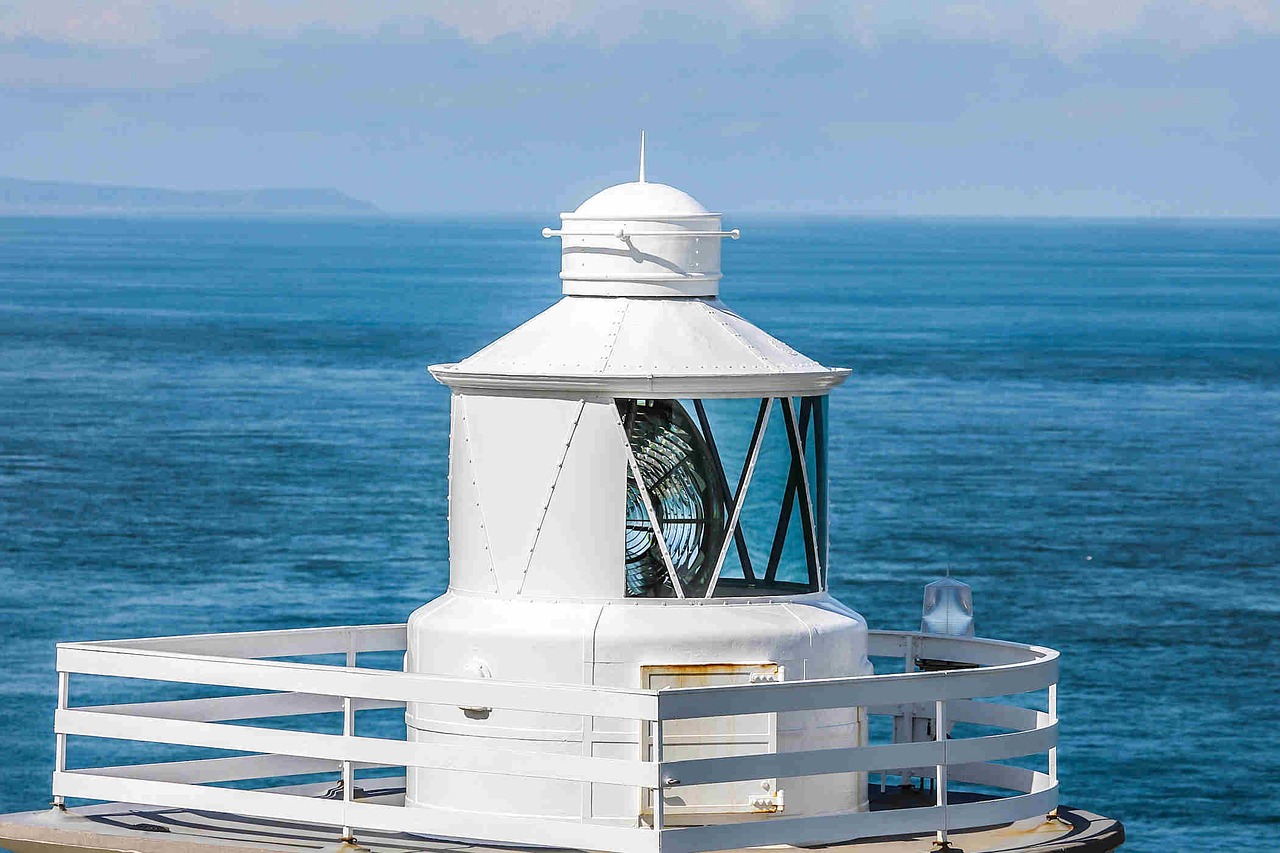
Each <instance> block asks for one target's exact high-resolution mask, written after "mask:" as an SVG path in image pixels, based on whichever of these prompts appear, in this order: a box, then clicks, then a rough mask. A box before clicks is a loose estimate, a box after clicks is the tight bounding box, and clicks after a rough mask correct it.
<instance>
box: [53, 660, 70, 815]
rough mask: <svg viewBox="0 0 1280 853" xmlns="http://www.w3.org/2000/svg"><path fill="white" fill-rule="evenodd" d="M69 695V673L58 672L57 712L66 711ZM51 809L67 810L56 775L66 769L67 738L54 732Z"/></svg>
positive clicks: (65, 799) (60, 733)
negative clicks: (59, 790)
mask: <svg viewBox="0 0 1280 853" xmlns="http://www.w3.org/2000/svg"><path fill="white" fill-rule="evenodd" d="M70 695H71V673H69V672H67V671H66V670H61V669H60V670H58V711H65V710H67V706H68V703H69V701H70ZM53 740H54V748H53V779H54V782H53V807H54V808H55V809H58V810H59V811H64V812H65V811H66V810H67V798H66V797H64V796H62V795H61V794H59V793H58V782H57V780H58V775H59V774H60V773H62V772H63V771H65V770H66V769H67V736H66V735H65V734H63V733H62V732H56V733H55V734H54V736H53Z"/></svg>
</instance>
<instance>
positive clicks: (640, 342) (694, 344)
mask: <svg viewBox="0 0 1280 853" xmlns="http://www.w3.org/2000/svg"><path fill="white" fill-rule="evenodd" d="M431 373H432V375H434V376H435V377H436V378H437V379H439V380H440V381H441V382H444V383H445V384H447V385H450V386H453V387H455V388H458V389H464V390H471V391H474V392H477V393H483V392H485V391H493V392H497V391H519V390H523V391H563V392H574V393H599V394H602V395H610V396H627V397H645V396H653V397H691V396H697V397H736V396H748V397H749V396H772V395H781V394H816V393H825V392H826V391H828V390H830V389H831V388H833V387H835V386H836V385H838V384H840V383H841V382H843V381H844V379H845V378H846V377H847V376H848V375H849V371H848V370H844V369H838V368H837V369H833V368H828V367H823V366H822V365H821V364H819V363H818V362H816V361H814V360H813V359H811V358H809V357H808V356H805V355H802V354H800V353H799V352H796V351H795V350H794V349H792V348H791V347H789V346H787V345H786V344H785V343H783V342H782V341H780V340H778V339H777V338H775V337H773V336H771V335H769V334H768V333H767V332H764V331H763V330H761V329H759V328H757V327H756V326H753V325H752V324H751V323H749V322H747V321H746V320H744V319H743V318H742V317H740V316H738V315H737V314H735V313H734V312H733V311H731V310H730V309H729V308H728V306H726V305H725V304H724V303H723V302H721V301H720V300H718V299H688V298H676V299H645V298H626V297H613V298H609V297H591V296H566V297H565V298H563V299H561V300H560V301H559V302H557V303H556V304H555V305H553V306H551V307H550V308H548V309H547V310H546V311H544V312H542V313H541V314H539V315H538V316H536V317H534V318H533V319H531V320H529V321H528V322H527V323H525V324H524V325H522V326H520V327H519V328H517V329H515V330H513V331H511V332H508V333H507V334H506V335H503V336H502V337H501V338H499V339H498V340H497V341H494V342H493V343H492V344H490V345H489V346H487V347H485V348H484V349H482V350H480V352H478V353H476V354H475V355H473V356H471V357H470V358H467V359H464V360H463V361H461V362H459V363H457V364H447V365H436V366H434V367H432V368H431Z"/></svg>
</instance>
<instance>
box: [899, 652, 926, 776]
mask: <svg viewBox="0 0 1280 853" xmlns="http://www.w3.org/2000/svg"><path fill="white" fill-rule="evenodd" d="M902 671H903V672H915V671H916V638H915V637H914V636H909V637H907V651H906V656H905V657H904V658H903V661H902ZM902 729H903V737H904V738H905V740H904V741H903V743H911V742H912V741H914V740H915V739H916V731H915V714H914V713H912V706H911V705H903V706H902ZM898 776H899V782H898V785H899V786H900V787H903V788H910V787H911V768H910V767H903V768H901V769H900V770H899V771H898ZM920 786H921V787H922V788H923V787H924V781H923V780H922V781H921V782H920Z"/></svg>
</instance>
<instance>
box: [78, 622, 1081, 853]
mask: <svg viewBox="0 0 1280 853" xmlns="http://www.w3.org/2000/svg"><path fill="white" fill-rule="evenodd" d="M406 637H407V635H406V629H405V626H404V625H374V626H357V627H339V628H319V629H307V630H299V631H264V632H254V633H246V634H206V635H191V636H185V637H163V638H154V639H141V640H119V641H110V642H95V643H65V644H62V645H60V646H59V647H58V658H57V666H58V672H59V703H58V710H57V712H56V714H55V722H54V730H55V735H56V738H57V755H56V759H55V760H56V767H55V773H54V795H55V802H56V803H59V804H61V803H62V802H64V801H65V799H66V798H68V797H72V798H86V799H95V800H124V801H128V802H134V803H143V804H148V805H155V806H162V807H172V808H201V809H209V810H218V811H225V812H231V813H239V814H244V815H247V816H253V817H262V818H274V819H283V820H299V821H307V822H313V823H318V824H324V825H331V826H335V827H341V829H342V836H343V837H350V836H351V835H352V828H353V827H361V828H364V829H369V830H387V831H401V832H413V833H421V834H426V835H433V836H441V837H457V838H467V837H474V836H475V835H476V834H477V832H479V831H480V830H478V827H481V826H482V827H483V836H484V838H483V840H487V841H492V842H498V843H506V844H522V845H539V846H555V847H569V848H584V849H592V850H607V851H618V853H633V851H634V853H641V851H661V853H698V852H699V851H711V850H722V849H729V848H736V847H749V846H762V845H767V844H791V845H798V844H826V843H833V842H838V841H843V840H847V839H852V838H858V837H868V836H877V835H895V834H903V833H918V832H921V831H933V832H937V833H938V837H939V839H940V840H945V839H946V837H947V836H946V834H947V833H948V832H949V831H952V830H956V829H961V828H969V827H978V826H987V825H992V824H1000V823H1009V822H1012V821H1016V820H1021V819H1025V818H1028V817H1033V816H1035V815H1037V814H1040V815H1043V814H1047V813H1049V812H1052V811H1053V810H1055V809H1056V807H1057V734H1058V723H1057V714H1056V695H1057V694H1056V683H1057V676H1058V655H1057V652H1055V651H1053V650H1052V649H1046V648H1041V647H1037V646H1027V645H1020V644H1016V643H1005V642H1000V641H995V640H985V639H974V638H955V637H940V636H934V635H924V634H916V633H909V632H888V631H876V632H871V633H870V637H869V652H870V654H871V655H872V656H877V657H891V658H901V659H902V660H903V662H904V666H903V669H904V670H905V671H903V672H899V673H892V674H881V675H868V676H856V677H848V678H833V679H816V680H806V681H793V682H787V681H784V682H779V683H762V684H751V685H735V686H716V687H699V688H683V689H674V690H661V691H655V690H643V689H626V688H606V687H595V686H582V685H553V684H540V683H527V682H507V681H499V680H496V679H463V678H450V677H444V676H432V675H421V674H413V673H404V672H398V671H389V670H380V669H369V668H364V667H359V666H358V665H357V663H358V659H359V658H358V656H359V655H361V654H365V653H370V652H397V651H404V650H405V646H406ZM319 655H344V656H345V665H322V664H316V663H303V662H296V661H288V660H279V658H289V657H304V656H319ZM918 660H928V661H932V662H935V663H936V662H944V667H943V668H942V669H941V671H931V672H916V671H913V670H914V669H915V668H916V662H917V661H918ZM72 675H93V676H107V677H115V678H125V679H144V680H149V681H161V682H171V683H183V684H193V685H202V686H205V687H210V686H212V687H222V688H239V689H250V690H258V691H266V692H258V693H250V694H243V695H232V696H222V697H214V698H198V699H179V700H161V701H150V702H136V703H130V704H116V705H95V706H81V707H72V706H71V705H70V703H69V693H70V677H71V676H72ZM1042 690H1047V692H1048V709H1047V710H1046V711H1040V710H1034V709H1030V708H1025V707H1019V706H1017V705H1012V704H1005V703H1001V702H996V701H980V700H982V699H991V698H993V697H1006V696H1012V695H1018V694H1027V693H1033V692H1037V691H1042ZM409 703H422V704H429V705H450V706H457V707H463V708H474V707H484V708H500V709H509V710H516V711H533V712H541V713H549V714H560V715H566V716H569V717H577V718H583V717H590V716H595V717H612V718H622V719H631V720H634V721H636V724H637V726H641V725H648V726H650V727H652V729H653V730H654V732H655V737H654V738H653V739H652V741H651V742H652V743H653V744H654V745H653V748H652V749H651V752H652V755H650V756H647V757H646V756H642V755H641V754H640V746H639V742H637V749H636V755H635V757H634V758H633V759H624V758H602V757H596V756H591V755H567V754H560V753H551V752H532V751H527V750H515V749H511V748H508V747H503V746H497V745H493V746H489V745H483V746H474V745H465V746H464V745H459V744H440V743H416V742H410V741H405V740H403V739H398V738H397V739H389V738H378V737H369V736H364V735H357V734H356V732H355V715H356V713H357V712H362V711H374V710H379V709H388V708H392V709H394V708H403V707H405V706H406V705H407V704H409ZM850 708H861V709H865V711H866V713H867V714H869V715H886V716H890V717H893V718H895V720H896V723H895V732H896V733H897V734H896V735H895V742H894V743H875V744H869V745H866V746H845V747H838V748H830V749H821V750H808V751H796V752H769V753H759V754H748V755H733V756H716V757H705V758H689V759H682V760H676V761H668V760H665V759H664V756H663V746H662V744H663V738H662V736H661V730H662V726H663V724H664V723H666V722H669V721H672V720H679V719H696V718H707V717H730V716H738V715H747V714H779V713H784V714H785V713H803V712H810V711H823V710H831V709H850ZM312 714H341V715H342V718H343V732H342V734H321V733H316V732H310V731H297V730H294V729H289V728H283V727H281V726H282V725H283V724H287V723H288V720H289V719H290V718H294V717H299V716H306V715H312ZM268 720H269V721H272V722H273V725H272V726H263V725H255V724H252V723H253V722H255V721H268ZM913 720H926V721H928V726H929V730H930V732H931V735H930V738H931V739H928V740H916V739H915V734H916V733H917V732H918V729H917V728H916V727H915V726H914V723H913V722H912V721H913ZM246 721H249V723H248V724H246ZM954 723H968V724H975V725H977V726H983V727H990V728H994V729H999V730H1002V731H998V732H997V733H995V734H984V735H975V736H965V737H960V736H957V737H954V738H949V737H948V736H947V731H948V730H949V729H950V728H951V726H952V724H954ZM903 732H906V733H907V734H905V735H904V734H902V733H903ZM68 736H76V737H89V738H109V739H116V740H125V741H135V742H146V743H152V744H164V745H170V746H179V747H202V748H211V749H216V750H228V751H236V752H248V753H254V754H252V755H237V756H233V757H221V758H206V759H196V760H187V761H171V762H162V763H148V764H133V765H121V766H114V767H97V768H91V769H84V770H69V769H67V763H66V747H67V741H66V739H67V737H68ZM1046 754H1047V756H1048V772H1047V773H1045V772H1040V771H1038V770H1030V769H1024V768H1022V767H1017V766H1012V765H1008V764H1000V763H997V762H1002V761H1008V760H1010V759H1018V758H1022V757H1025V756H1036V755H1041V756H1043V755H1046ZM400 767H427V768H437V769H443V770H455V771H465V772H473V773H484V774H497V775H501V776H517V777H533V778H545V779H558V780H566V781H572V782H579V783H586V784H601V785H622V786H630V787H632V788H636V789H641V790H649V791H651V792H654V794H653V797H652V800H653V802H654V803H655V805H656V808H655V809H654V814H653V815H652V825H651V826H645V825H641V824H639V823H638V824H637V825H636V826H617V825H609V824H606V823H595V822H591V821H590V820H569V819H563V820H548V819H545V818H535V817H519V816H492V815H488V814H486V815H485V816H484V820H483V822H481V823H477V822H476V820H475V816H474V815H467V814H466V813H457V812H447V811H444V810H432V809H419V808H406V807H403V806H400V805H393V804H388V803H385V802H366V801H361V800H358V799H356V797H355V795H354V789H355V771H356V770H365V769H370V768H400ZM335 772H340V773H341V780H342V785H341V788H340V792H341V795H342V799H323V798H319V797H317V796H314V795H307V794H305V793H297V792H293V793H283V792H281V791H279V790H268V789H257V790H255V789H230V788H225V787H211V786H214V785H219V784H221V783H246V782H250V781H255V780H279V779H283V778H289V777H297V776H305V775H313V774H327V773H335ZM875 772H878V773H880V778H881V784H882V785H884V784H885V779H886V778H887V777H888V776H889V775H890V774H892V775H895V776H897V777H898V778H899V780H900V781H901V782H909V781H910V780H911V779H912V778H913V777H920V778H922V779H930V780H932V783H933V787H934V790H935V804H934V805H932V806H925V807H917V808H904V809H892V810H886V811H876V812H865V811H857V810H849V811H845V812H836V813H828V814H821V815H802V816H794V815H786V814H785V813H783V814H778V815H771V816H769V817H768V818H766V819H763V820H761V819H755V820H750V821H742V822H736V823H721V824H715V825H706V826H668V825H666V821H665V818H664V808H663V805H662V804H663V803H664V798H665V797H667V796H670V795H672V794H678V790H679V789H680V788H682V787H688V786H692V785H708V784H720V783H732V782H741V781H747V780H755V779H761V778H768V779H779V780H782V779H788V778H796V777H805V776H823V775H830V774H837V773H875ZM954 782H964V783H970V784H975V785H982V786H987V787H991V788H998V789H1002V790H1004V791H1007V792H1009V795H1008V796H1004V797H999V798H994V799H988V800H981V801H976V802H965V803H959V802H952V801H950V800H949V799H948V784H949V783H954ZM272 784H278V781H273V782H272ZM922 784H923V783H922Z"/></svg>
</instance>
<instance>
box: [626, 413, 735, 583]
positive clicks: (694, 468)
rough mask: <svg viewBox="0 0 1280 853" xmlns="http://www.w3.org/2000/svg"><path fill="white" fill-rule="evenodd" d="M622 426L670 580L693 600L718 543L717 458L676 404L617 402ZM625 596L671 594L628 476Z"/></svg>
mask: <svg viewBox="0 0 1280 853" xmlns="http://www.w3.org/2000/svg"><path fill="white" fill-rule="evenodd" d="M618 411H619V414H620V415H621V416H622V422H623V425H624V427H626V428H627V433H628V439H629V441H630V442H631V449H632V452H633V453H634V454H635V457H636V462H637V463H638V465H639V468H640V476H641V479H642V480H643V481H644V485H645V488H646V490H647V491H648V493H649V499H650V501H651V502H652V506H653V510H654V512H655V513H656V515H657V522H658V526H659V528H660V530H661V531H662V537H663V539H664V540H665V543H666V546H667V551H668V553H669V554H670V556H671V563H672V566H673V567H674V569H675V573H676V576H677V577H678V578H679V579H680V583H681V586H682V587H683V588H684V593H685V595H687V596H690V597H695V596H697V597H700V596H702V595H704V594H705V593H706V590H707V584H708V583H709V581H710V580H711V573H712V570H713V569H714V567H715V562H716V559H717V557H718V556H719V553H720V544H721V542H723V541H724V527H725V521H726V517H725V516H726V513H725V503H724V496H723V494H722V491H721V487H720V484H719V476H718V473H717V469H716V459H715V457H714V456H713V455H712V453H711V450H710V448H709V447H708V446H707V443H706V441H705V440H704V439H703V436H702V433H701V432H700V431H699V430H698V427H697V425H696V424H695V422H694V419H693V418H692V417H691V416H690V414H689V412H688V411H687V410H686V409H685V407H684V406H683V405H681V404H680V402H679V401H677V400H620V401H618ZM626 531H627V532H626V536H627V540H626V571H627V595H628V596H632V597H649V598H668V597H671V596H674V595H675V590H674V588H673V587H672V584H671V578H670V575H669V574H668V572H667V567H666V562H665V561H664V560H663V557H662V552H661V549H660V546H659V544H658V538H657V535H656V534H655V533H654V530H653V525H652V524H651V523H650V519H649V514H648V511H647V510H646V508H645V505H644V499H643V496H642V495H641V493H640V488H639V485H638V484H637V483H636V481H635V478H634V476H633V475H632V472H631V470H630V468H628V471H627V524H626Z"/></svg>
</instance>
